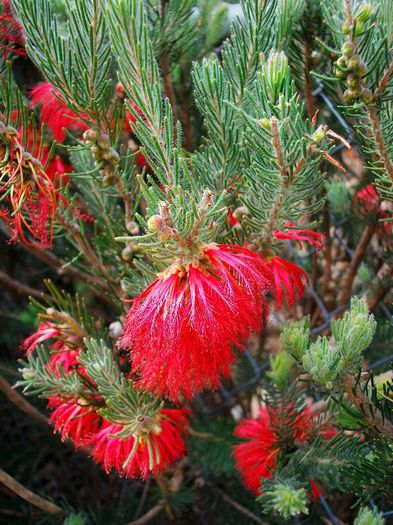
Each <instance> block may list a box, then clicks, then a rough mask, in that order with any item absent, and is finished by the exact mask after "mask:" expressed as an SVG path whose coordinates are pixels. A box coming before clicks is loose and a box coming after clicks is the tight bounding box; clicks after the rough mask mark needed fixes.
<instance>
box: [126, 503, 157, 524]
mask: <svg viewBox="0 0 393 525" xmlns="http://www.w3.org/2000/svg"><path fill="white" fill-rule="evenodd" d="M162 510H164V504H163V503H157V505H154V507H152V508H151V509H150V510H148V511H147V512H146V514H144V515H143V516H141V517H140V518H138V519H137V520H134V521H130V522H129V523H127V524H126V525H145V523H149V521H151V520H153V519H154V518H155V517H156V516H158V514H160V512H161V511H162Z"/></svg>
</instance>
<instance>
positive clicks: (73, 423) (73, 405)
mask: <svg viewBox="0 0 393 525" xmlns="http://www.w3.org/2000/svg"><path fill="white" fill-rule="evenodd" d="M48 407H49V408H50V409H52V410H53V409H54V410H53V412H52V414H51V416H50V418H49V423H51V424H52V423H53V425H54V429H55V432H59V433H60V434H61V439H62V440H63V441H64V440H65V439H67V438H69V439H72V441H73V442H74V445H75V447H76V448H79V447H82V446H84V445H87V444H88V442H89V441H90V439H91V437H92V435H94V434H96V433H97V432H98V430H99V429H100V426H101V422H102V418H101V417H100V416H99V415H98V414H97V412H96V411H95V407H94V406H93V405H91V404H90V403H89V402H88V401H86V400H84V399H79V400H75V399H68V400H62V399H61V398H59V397H56V396H53V397H51V398H50V399H49V402H48Z"/></svg>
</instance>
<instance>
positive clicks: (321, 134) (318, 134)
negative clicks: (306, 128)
mask: <svg viewBox="0 0 393 525" xmlns="http://www.w3.org/2000/svg"><path fill="white" fill-rule="evenodd" d="M325 135H326V132H325V129H324V126H319V128H318V129H316V130H315V131H314V133H313V135H312V140H313V142H316V143H317V144H319V143H320V142H322V140H323V139H324V138H325Z"/></svg>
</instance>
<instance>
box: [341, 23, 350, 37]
mask: <svg viewBox="0 0 393 525" xmlns="http://www.w3.org/2000/svg"><path fill="white" fill-rule="evenodd" d="M341 31H342V32H343V33H344V35H349V33H350V32H351V28H350V27H349V25H348V24H343V25H342V26H341Z"/></svg>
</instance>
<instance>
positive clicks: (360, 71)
mask: <svg viewBox="0 0 393 525" xmlns="http://www.w3.org/2000/svg"><path fill="white" fill-rule="evenodd" d="M367 71H368V69H367V66H366V64H365V63H364V62H360V64H359V65H358V67H357V69H356V71H355V73H356V75H357V76H358V77H364V75H365V74H366V73H367Z"/></svg>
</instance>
